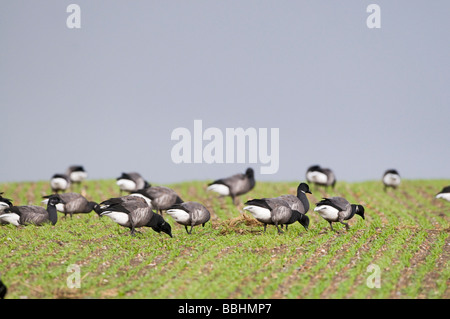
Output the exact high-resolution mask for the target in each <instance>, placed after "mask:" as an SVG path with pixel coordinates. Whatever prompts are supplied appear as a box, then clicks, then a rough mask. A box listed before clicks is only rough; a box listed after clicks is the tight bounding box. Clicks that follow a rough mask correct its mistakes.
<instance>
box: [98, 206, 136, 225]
mask: <svg viewBox="0 0 450 319" xmlns="http://www.w3.org/2000/svg"><path fill="white" fill-rule="evenodd" d="M100 216H108V217H109V218H111V220H112V221H113V222H115V223H117V224H119V225H120V226H124V227H126V226H127V224H128V222H129V218H128V214H126V213H121V212H114V211H110V210H106V211H104V212H102V213H100Z"/></svg>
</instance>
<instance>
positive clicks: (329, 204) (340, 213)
mask: <svg viewBox="0 0 450 319" xmlns="http://www.w3.org/2000/svg"><path fill="white" fill-rule="evenodd" d="M314 211H315V212H318V213H319V215H320V216H322V218H323V219H325V220H326V221H327V222H328V223H330V227H331V230H334V229H333V225H332V223H333V222H339V223H341V224H343V225H345V228H346V229H349V228H350V226H349V225H348V223H344V220H349V219H350V218H352V217H353V216H354V215H355V214H357V215H359V216H361V217H362V219H365V218H364V207H363V206H362V205H355V204H350V203H349V202H348V201H347V200H346V199H345V198H342V197H330V198H323V199H322V200H321V201H320V202H318V203H317V207H316V208H314Z"/></svg>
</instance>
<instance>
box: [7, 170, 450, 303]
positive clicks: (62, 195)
mask: <svg viewBox="0 0 450 319" xmlns="http://www.w3.org/2000/svg"><path fill="white" fill-rule="evenodd" d="M86 178H87V173H86V171H85V170H84V168H83V166H70V167H69V168H68V169H67V171H66V173H65V174H55V175H54V176H52V178H51V180H50V186H51V188H52V191H53V194H51V195H47V196H43V199H44V200H43V201H42V202H43V203H45V204H46V205H47V209H45V208H43V207H41V206H33V205H26V206H15V205H13V203H12V201H11V200H10V199H8V198H5V197H3V193H1V192H0V224H2V225H4V224H12V225H15V226H21V225H37V226H39V225H43V224H45V223H51V224H52V225H55V224H56V223H57V221H58V214H57V212H58V211H59V212H62V213H64V216H65V217H67V215H70V217H72V215H73V214H80V213H90V212H91V211H95V212H96V213H97V214H98V215H99V216H100V217H102V216H108V217H109V218H111V220H112V221H114V222H116V223H117V224H119V225H121V226H123V227H127V228H129V229H130V232H131V235H134V234H135V232H136V228H140V227H150V228H152V229H153V230H154V231H155V232H158V233H160V232H163V233H165V234H167V235H169V236H170V237H172V229H171V226H170V224H169V223H168V222H167V221H166V220H165V219H164V218H163V212H166V213H167V214H168V215H169V216H171V217H172V218H173V219H174V220H175V222H177V223H179V224H181V225H184V227H185V230H186V232H187V233H188V234H192V230H193V228H194V226H198V225H202V226H205V224H206V223H207V222H208V221H209V220H210V218H211V214H210V212H209V211H208V209H207V208H206V207H205V206H204V205H203V204H201V203H198V202H194V201H188V202H185V201H183V199H181V197H180V196H179V195H178V194H177V193H176V192H175V191H174V190H173V189H170V188H168V187H165V186H152V185H150V183H148V182H147V181H146V180H145V179H144V178H142V176H141V175H140V174H139V173H136V172H131V173H122V175H121V176H120V177H118V178H117V181H116V184H117V186H119V189H120V191H121V193H122V194H121V195H123V192H125V193H128V194H127V195H124V196H120V197H114V198H109V199H107V200H105V201H102V202H101V203H96V202H92V201H88V200H87V199H86V198H85V197H84V196H83V195H81V194H78V193H74V192H66V191H67V190H69V187H70V185H71V184H76V183H81V182H83V181H84V180H85V179H86ZM306 181H307V183H309V184H315V185H320V186H325V187H332V188H334V186H335V185H336V177H335V175H334V173H333V171H332V170H331V169H329V168H322V167H320V166H319V165H314V166H311V167H309V168H308V170H307V171H306ZM382 182H383V185H384V190H385V191H386V190H387V188H389V187H391V188H397V187H398V186H399V185H400V183H401V177H400V174H399V173H398V171H397V170H395V169H389V170H387V171H386V172H385V173H384V174H383V178H382ZM307 183H303V182H302V183H300V184H299V185H298V187H297V194H296V195H291V194H283V195H280V196H278V197H273V198H257V199H251V200H248V201H247V202H245V206H244V210H245V211H247V212H249V213H250V214H252V215H253V217H254V218H255V219H256V220H258V221H259V222H261V223H262V224H263V225H264V232H265V231H266V227H267V225H275V227H276V228H277V230H278V233H283V230H282V228H283V227H284V226H285V227H286V230H287V228H288V225H290V224H293V223H295V222H299V223H300V224H301V225H302V226H303V227H304V228H305V229H306V230H307V229H308V227H309V217H308V216H307V212H308V211H309V208H310V204H309V201H308V198H307V196H306V194H311V190H310V188H309V185H308V184H307ZM254 187H255V176H254V171H253V169H252V168H248V169H247V170H246V172H245V173H243V174H242V173H240V174H235V175H233V176H230V177H227V178H221V179H218V180H215V181H214V182H212V183H210V184H209V185H207V191H212V192H215V193H217V194H219V195H220V196H229V197H231V199H232V201H233V204H236V199H237V197H238V196H240V195H243V194H246V193H248V192H250V191H251V190H252V189H253V188H254ZM436 198H440V199H444V200H446V201H449V202H450V186H447V187H444V188H443V189H442V190H441V191H440V192H439V193H438V194H437V195H436ZM314 211H315V212H317V213H318V214H319V215H320V216H321V217H322V218H323V219H325V220H326V221H328V223H329V224H330V228H331V230H332V231H333V230H334V229H333V225H332V224H333V223H341V224H343V225H344V226H345V228H346V229H349V225H348V223H346V222H345V221H347V220H349V219H351V218H352V217H353V216H354V215H359V216H360V217H361V218H363V219H364V207H363V206H362V205H359V204H351V203H350V202H349V201H348V200H346V199H345V198H343V197H337V196H335V197H328V198H323V199H322V200H321V201H319V202H318V203H316V207H315V208H314ZM6 291H7V288H6V286H4V285H3V283H2V282H1V281H0V298H3V297H4V296H5V294H6Z"/></svg>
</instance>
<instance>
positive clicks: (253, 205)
mask: <svg viewBox="0 0 450 319" xmlns="http://www.w3.org/2000/svg"><path fill="white" fill-rule="evenodd" d="M245 205H247V206H246V207H244V210H247V211H249V212H250V213H251V214H252V215H253V217H255V218H256V220H258V221H260V222H261V223H263V224H264V232H265V231H266V227H267V225H275V227H276V228H277V230H278V233H280V234H281V233H283V231H282V230H281V229H280V227H279V226H282V225H289V224H292V223H295V222H296V221H298V222H299V223H300V224H301V225H302V226H303V227H304V228H305V229H308V226H309V217H307V216H306V215H305V214H302V213H300V212H299V211H297V210H293V209H292V208H291V207H290V205H289V203H288V202H287V201H285V200H284V199H281V198H279V197H277V198H261V199H252V200H249V201H247V202H246V203H245Z"/></svg>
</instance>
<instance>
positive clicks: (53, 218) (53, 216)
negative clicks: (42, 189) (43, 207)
mask: <svg viewBox="0 0 450 319" xmlns="http://www.w3.org/2000/svg"><path fill="white" fill-rule="evenodd" d="M47 212H48V220H49V221H50V222H51V223H52V225H55V224H56V222H57V221H58V213H57V212H56V207H55V205H51V204H49V205H47Z"/></svg>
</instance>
